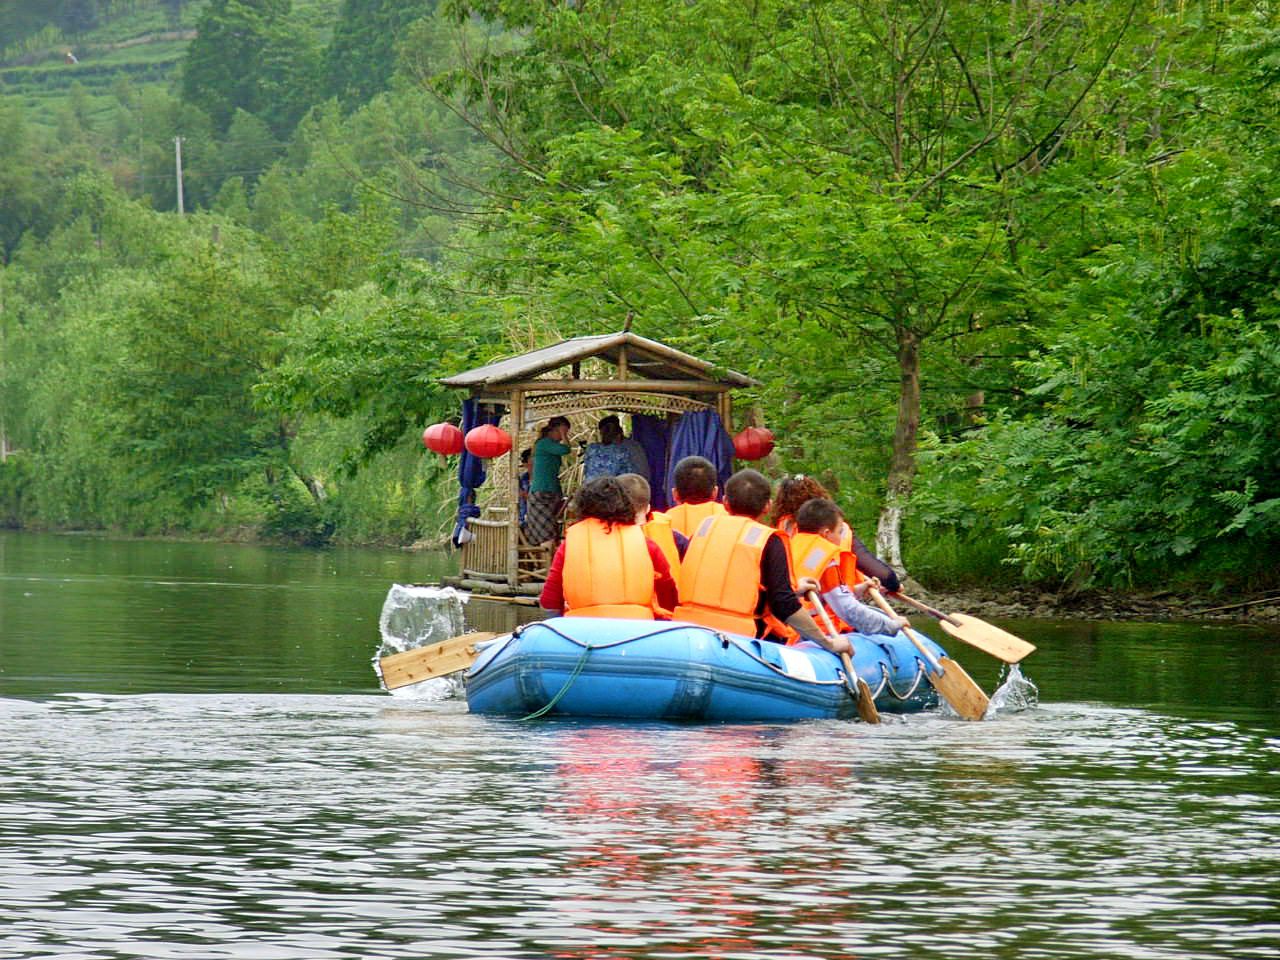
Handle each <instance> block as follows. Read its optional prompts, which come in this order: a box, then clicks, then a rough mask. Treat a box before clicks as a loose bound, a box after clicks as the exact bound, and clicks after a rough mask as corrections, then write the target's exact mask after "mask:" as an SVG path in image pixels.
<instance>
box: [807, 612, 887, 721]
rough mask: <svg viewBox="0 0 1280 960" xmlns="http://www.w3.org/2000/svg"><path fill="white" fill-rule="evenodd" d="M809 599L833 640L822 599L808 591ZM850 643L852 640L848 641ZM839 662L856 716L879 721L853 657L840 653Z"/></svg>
mask: <svg viewBox="0 0 1280 960" xmlns="http://www.w3.org/2000/svg"><path fill="white" fill-rule="evenodd" d="M809 601H810V602H811V603H812V604H813V605H814V607H815V608H816V609H817V611H818V615H819V616H820V617H821V618H822V625H823V626H824V627H826V629H827V639H828V640H834V639H835V638H836V635H837V634H836V627H835V624H833V623H832V622H831V618H830V617H829V616H827V608H826V607H824V606H823V605H822V600H821V599H819V597H818V591H816V590H810V591H809ZM849 643H850V645H852V643H853V641H852V640H851V641H849ZM840 662H841V663H843V664H844V682H845V684H846V686H848V688H849V692H850V693H851V694H853V699H854V702H855V703H857V705H858V716H859V717H861V718H862V721H863V722H864V723H879V722H880V711H879V710H877V709H876V701H875V697H873V696H871V688H870V687H869V686H867V681H865V680H863V679H862V678H861V677H860V676H858V675H857V673H855V672H854V669H853V658H852V657H850V656H849V654H847V653H842V654H840Z"/></svg>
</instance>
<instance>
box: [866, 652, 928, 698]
mask: <svg viewBox="0 0 1280 960" xmlns="http://www.w3.org/2000/svg"><path fill="white" fill-rule="evenodd" d="M915 659H916V678H915V679H914V680H913V681H911V689H910V690H908V691H907V692H906V693H899V692H898V690H897V688H896V687H894V685H893V681H892V680H890V679H889V671H888V670H887V669H885V665H884V664H883V663H881V664H880V673H881V674H883V676H884V681H883V682H882V683H881V686H880V689H881V690H883V689H884V688H885V687H888V688H889V693H891V694H892V695H893V696H895V697H896V698H898V699H899V700H910V699H911V698H912V697H913V696H914V695H915V692H916V690H918V689H919V687H920V681H921V680H923V679H924V677H925V665H924V662H923V661H922V660H921V659H920V658H919V657H916V658H915ZM875 695H876V696H877V697H878V696H879V695H880V692H879V691H876V694H875Z"/></svg>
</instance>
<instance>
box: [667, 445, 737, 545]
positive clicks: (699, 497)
mask: <svg viewBox="0 0 1280 960" xmlns="http://www.w3.org/2000/svg"><path fill="white" fill-rule="evenodd" d="M672 479H673V480H674V481H675V484H676V485H675V486H674V487H672V488H671V499H672V500H674V501H675V502H676V505H675V506H674V507H672V508H671V509H670V510H668V511H667V512H666V513H665V514H663V516H665V517H666V518H667V519H668V520H669V521H671V529H673V530H675V531H676V532H677V533H680V534H683V535H684V536H686V537H691V536H693V531H694V530H696V529H698V524H700V523H701V522H702V521H703V520H704V519H706V518H707V517H709V516H714V515H719V514H723V513H724V512H725V509H724V505H723V504H721V503H718V502H717V501H716V497H717V496H719V494H720V487H719V486H718V485H717V484H716V467H715V464H714V463H712V462H711V461H710V460H708V459H707V458H706V457H684V458H683V459H682V460H680V461H679V462H678V463H677V464H676V468H675V470H674V471H673V472H672Z"/></svg>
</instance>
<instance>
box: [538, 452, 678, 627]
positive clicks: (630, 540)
mask: <svg viewBox="0 0 1280 960" xmlns="http://www.w3.org/2000/svg"><path fill="white" fill-rule="evenodd" d="M575 506H576V508H577V514H578V516H579V517H580V518H581V519H580V520H579V521H578V522H577V523H575V524H574V525H573V526H571V527H570V528H569V529H568V530H567V531H565V539H564V542H563V543H562V544H560V546H559V548H558V549H557V550H556V553H555V557H554V558H553V559H552V561H551V570H550V571H549V572H548V574H547V581H546V583H544V584H543V586H542V593H541V595H540V596H539V597H538V603H539V604H541V606H542V607H543V609H545V610H547V611H549V612H552V613H559V614H563V615H564V616H567V617H621V618H626V619H634V620H653V619H669V618H670V613H669V611H670V610H672V609H673V608H674V607H675V605H676V602H677V592H676V582H675V579H674V578H673V577H672V575H671V567H670V565H669V564H668V563H667V558H666V557H665V556H664V555H663V553H662V550H661V548H659V546H658V545H657V544H655V543H654V542H653V541H652V540H650V539H649V538H648V537H646V536H645V535H644V532H643V530H641V528H640V527H638V526H637V525H636V510H635V507H634V506H633V504H632V501H631V497H630V496H629V495H628V493H627V490H626V488H625V487H624V486H623V485H622V484H621V483H619V482H618V480H617V478H616V477H599V478H597V479H595V480H592V481H590V482H588V483H584V484H583V485H582V487H581V489H579V490H578V494H577V497H576V498H575Z"/></svg>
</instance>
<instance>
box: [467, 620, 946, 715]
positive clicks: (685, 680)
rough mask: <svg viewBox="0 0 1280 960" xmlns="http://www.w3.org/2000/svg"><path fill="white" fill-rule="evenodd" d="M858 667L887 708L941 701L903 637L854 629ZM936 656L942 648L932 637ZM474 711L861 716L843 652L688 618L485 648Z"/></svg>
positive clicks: (550, 632)
mask: <svg viewBox="0 0 1280 960" xmlns="http://www.w3.org/2000/svg"><path fill="white" fill-rule="evenodd" d="M852 640H853V643H854V656H853V665H854V670H855V671H856V672H857V673H858V675H859V676H860V677H862V679H864V680H866V682H867V684H868V685H869V686H870V688H871V691H872V695H873V696H874V698H875V702H876V707H877V709H879V710H880V711H882V712H888V713H906V712H914V711H917V710H921V709H924V708H925V707H930V706H934V705H935V704H936V703H937V695H936V693H935V692H934V689H933V687H932V685H931V684H930V683H929V681H928V679H927V676H926V672H927V669H928V668H927V667H926V666H925V664H924V662H923V661H922V658H921V657H920V655H919V653H918V651H917V650H916V649H915V647H914V646H912V645H911V642H910V641H909V640H908V639H907V638H906V637H905V636H902V635H898V636H896V637H887V636H875V637H866V636H862V635H859V634H855V635H853V636H852ZM921 640H922V641H923V642H924V643H925V644H926V645H927V646H928V647H929V649H930V650H931V651H932V652H933V653H934V654H935V655H936V656H939V657H941V656H945V655H946V653H945V651H944V650H943V649H942V648H941V647H940V646H938V645H937V644H936V643H934V642H933V641H932V640H929V639H928V638H926V637H921ZM464 682H465V685H466V695H467V705H468V707H469V708H470V709H471V711H472V712H473V713H482V714H496V715H500V716H516V717H524V716H529V715H531V714H538V715H546V714H556V715H561V716H570V717H606V718H625V719H630V720H688V721H711V722H726V721H727V722H737V721H780V720H811V719H822V718H837V717H838V718H845V717H854V716H857V707H856V704H855V701H854V697H853V695H852V694H851V693H850V692H849V686H848V684H847V682H846V678H845V675H844V668H843V667H842V666H841V663H840V659H839V658H838V657H836V656H835V655H834V654H831V653H828V652H827V651H825V650H823V649H821V648H820V647H818V646H816V645H813V644H808V643H802V644H799V645H797V646H794V647H784V646H781V645H779V644H776V643H769V642H767V641H761V640H752V639H748V638H746V637H739V636H734V635H732V634H725V633H719V632H717V631H715V630H709V629H707V628H706V627H698V626H694V625H692V624H688V623H679V622H670V623H668V622H660V621H657V622H655V621H651V620H610V619H597V618H592V617H559V618H556V619H553V620H543V621H538V622H536V623H528V624H525V625H524V626H522V627H520V628H519V629H518V630H516V631H515V632H514V633H513V634H511V635H510V636H507V637H503V638H501V639H499V640H497V641H495V642H493V643H492V644H490V645H489V646H487V647H485V648H484V649H483V650H481V651H480V655H479V656H478V657H477V658H476V661H475V663H473V664H472V666H471V669H470V670H468V671H467V674H466V676H465V678H464Z"/></svg>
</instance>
